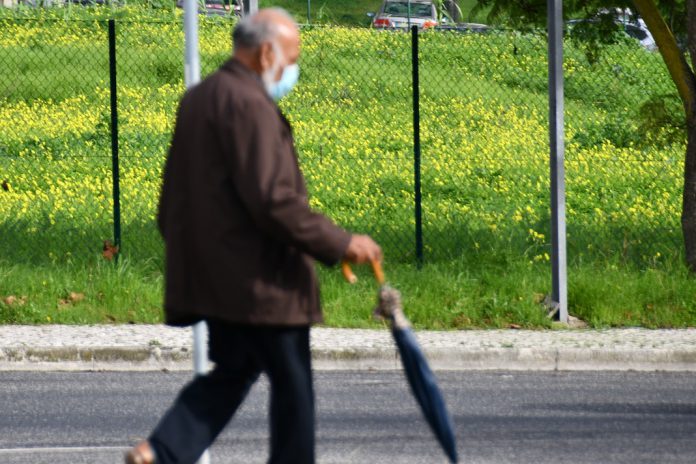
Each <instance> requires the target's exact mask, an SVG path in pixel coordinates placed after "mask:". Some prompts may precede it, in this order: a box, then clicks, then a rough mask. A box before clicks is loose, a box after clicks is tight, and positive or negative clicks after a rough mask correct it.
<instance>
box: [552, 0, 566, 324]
mask: <svg viewBox="0 0 696 464" xmlns="http://www.w3.org/2000/svg"><path fill="white" fill-rule="evenodd" d="M547 14H548V31H549V32H548V33H549V142H550V146H551V153H550V167H551V274H552V277H551V280H552V288H553V294H552V299H553V303H554V305H558V319H559V320H560V321H561V322H568V277H567V272H568V271H567V259H566V206H565V202H566V198H565V140H564V139H565V132H564V127H563V126H564V123H563V122H564V117H563V106H564V105H563V3H562V1H561V0H548V2H547Z"/></svg>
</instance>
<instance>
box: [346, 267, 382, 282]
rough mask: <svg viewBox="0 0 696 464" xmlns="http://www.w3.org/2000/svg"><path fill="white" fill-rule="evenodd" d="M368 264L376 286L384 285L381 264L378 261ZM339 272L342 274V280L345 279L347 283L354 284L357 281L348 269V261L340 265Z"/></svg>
mask: <svg viewBox="0 0 696 464" xmlns="http://www.w3.org/2000/svg"><path fill="white" fill-rule="evenodd" d="M370 264H371V265H372V272H373V273H374V275H375V280H376V281H377V283H378V284H380V285H384V282H385V280H384V271H383V270H382V263H381V262H379V261H370ZM341 272H342V273H343V278H344V279H346V280H347V281H348V282H349V283H351V284H354V283H355V282H357V281H358V277H357V276H356V275H355V274H354V273H353V270H352V269H351V268H350V263H348V261H343V262H342V263H341Z"/></svg>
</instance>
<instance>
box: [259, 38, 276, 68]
mask: <svg viewBox="0 0 696 464" xmlns="http://www.w3.org/2000/svg"><path fill="white" fill-rule="evenodd" d="M274 59H275V51H274V50H273V45H272V44H271V43H270V42H264V43H262V44H261V46H259V64H260V65H261V72H264V71H266V70H268V69H270V68H271V67H272V66H273V60H274Z"/></svg>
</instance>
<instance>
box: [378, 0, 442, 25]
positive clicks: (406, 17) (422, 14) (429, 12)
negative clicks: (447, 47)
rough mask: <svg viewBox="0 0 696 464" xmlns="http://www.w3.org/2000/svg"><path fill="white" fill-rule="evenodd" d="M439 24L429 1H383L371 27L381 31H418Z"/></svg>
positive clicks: (433, 7) (432, 5)
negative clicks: (407, 29) (411, 28)
mask: <svg viewBox="0 0 696 464" xmlns="http://www.w3.org/2000/svg"><path fill="white" fill-rule="evenodd" d="M438 24H439V21H438V20H437V10H436V9H435V5H434V4H433V2H432V1H431V0H410V1H409V0H385V1H384V3H383V4H382V7H381V8H380V10H379V13H377V14H376V15H375V16H374V18H373V20H372V26H373V27H376V28H381V29H406V28H408V27H410V26H418V27H419V28H420V29H427V28H431V27H435V26H437V25H438Z"/></svg>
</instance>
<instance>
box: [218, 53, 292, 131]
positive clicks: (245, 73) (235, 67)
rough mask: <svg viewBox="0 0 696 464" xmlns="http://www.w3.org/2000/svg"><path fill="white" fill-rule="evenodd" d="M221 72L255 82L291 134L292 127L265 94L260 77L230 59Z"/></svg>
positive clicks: (234, 59) (233, 59) (223, 65)
mask: <svg viewBox="0 0 696 464" xmlns="http://www.w3.org/2000/svg"><path fill="white" fill-rule="evenodd" d="M220 69H222V70H223V71H227V72H231V73H233V74H238V75H240V76H242V77H243V78H244V79H247V80H250V81H253V82H256V83H257V84H258V86H259V90H260V91H261V92H263V94H264V95H265V96H266V98H268V100H269V101H270V102H271V103H273V106H275V107H276V110H277V111H278V115H279V116H280V119H281V120H282V121H283V124H284V125H285V126H286V127H287V128H288V129H289V130H290V131H291V132H292V126H291V125H290V122H289V121H288V120H287V118H286V117H285V115H284V114H283V112H282V111H280V108H279V107H278V104H277V103H276V102H275V101H273V99H272V98H271V97H270V96H269V95H268V92H266V87H265V86H264V85H263V81H262V80H261V76H259V75H258V74H256V73H255V72H254V71H252V70H251V69H249V68H248V67H246V65H244V64H242V63H241V62H240V61H239V60H238V59H236V58H234V57H232V58H230V59H229V60H227V61H225V62H224V63H223V64H222V66H221V67H220Z"/></svg>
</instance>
